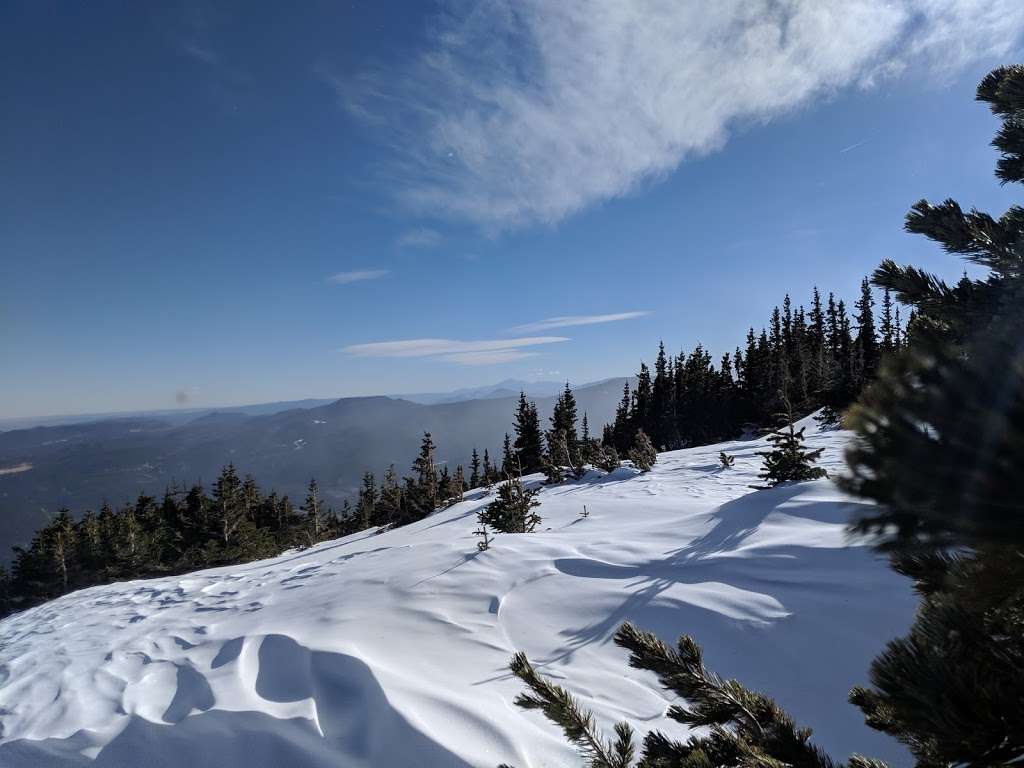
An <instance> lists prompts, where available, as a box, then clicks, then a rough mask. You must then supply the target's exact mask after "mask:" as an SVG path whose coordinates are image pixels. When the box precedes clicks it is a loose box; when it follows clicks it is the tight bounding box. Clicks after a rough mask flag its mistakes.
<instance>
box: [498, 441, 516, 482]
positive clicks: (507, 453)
mask: <svg viewBox="0 0 1024 768" xmlns="http://www.w3.org/2000/svg"><path fill="white" fill-rule="evenodd" d="M518 472H519V459H518V458H516V454H515V452H514V451H513V450H512V438H511V437H509V434H508V432H506V433H505V442H504V443H502V446H501V474H502V475H504V476H506V477H509V476H511V475H514V474H518Z"/></svg>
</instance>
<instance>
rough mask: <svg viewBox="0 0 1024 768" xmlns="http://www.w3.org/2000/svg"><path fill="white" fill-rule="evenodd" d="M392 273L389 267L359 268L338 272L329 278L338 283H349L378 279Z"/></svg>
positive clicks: (330, 280)
mask: <svg viewBox="0 0 1024 768" xmlns="http://www.w3.org/2000/svg"><path fill="white" fill-rule="evenodd" d="M390 274H391V270H388V269H357V270H354V271H352V272H338V273H337V274H336V275H331V276H330V277H328V278H327V280H328V281H329V282H331V283H337V284H338V285H348V284H349V283H358V282H361V281H363V280H377V279H379V278H382V277H386V276H387V275H390Z"/></svg>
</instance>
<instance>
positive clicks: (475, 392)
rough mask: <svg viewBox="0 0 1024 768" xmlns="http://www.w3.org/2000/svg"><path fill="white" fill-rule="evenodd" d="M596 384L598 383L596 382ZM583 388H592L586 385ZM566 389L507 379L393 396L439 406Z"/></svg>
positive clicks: (557, 384) (555, 383) (547, 394)
mask: <svg viewBox="0 0 1024 768" xmlns="http://www.w3.org/2000/svg"><path fill="white" fill-rule="evenodd" d="M595 383H596V382H595ZM583 386H585V387H586V386H590V385H589V384H584V385H583ZM563 387H565V382H564V381H524V380H523V379H505V380H504V381H499V382H498V383H497V384H490V385H487V386H483V387H468V388H466V389H456V390H454V391H452V392H421V393H415V394H404V395H391V397H398V398H401V399H402V400H410V401H411V402H414V403H420V404H421V405H438V404H440V403H458V402H462V401H463V400H493V399H495V398H501V397H519V393H520V392H525V393H526V394H527V395H529V396H530V397H550V396H552V395H557V394H558V393H559V392H561V391H562V388H563Z"/></svg>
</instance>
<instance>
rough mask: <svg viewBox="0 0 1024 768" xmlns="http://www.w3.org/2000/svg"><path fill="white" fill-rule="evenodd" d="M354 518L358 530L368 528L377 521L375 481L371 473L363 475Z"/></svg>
mask: <svg viewBox="0 0 1024 768" xmlns="http://www.w3.org/2000/svg"><path fill="white" fill-rule="evenodd" d="M356 517H357V519H358V521H359V530H364V529H366V528H370V527H372V526H373V525H374V520H376V519H377V481H376V478H374V476H373V473H372V472H365V473H363V482H362V485H361V486H360V488H359V500H358V502H357V503H356Z"/></svg>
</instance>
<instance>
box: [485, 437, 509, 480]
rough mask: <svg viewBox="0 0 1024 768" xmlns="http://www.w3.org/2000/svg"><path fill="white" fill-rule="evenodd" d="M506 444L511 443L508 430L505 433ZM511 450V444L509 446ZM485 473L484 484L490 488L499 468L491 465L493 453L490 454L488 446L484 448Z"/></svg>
mask: <svg viewBox="0 0 1024 768" xmlns="http://www.w3.org/2000/svg"><path fill="white" fill-rule="evenodd" d="M505 444H506V445H508V444H509V440H508V433H507V432H506V433H505ZM509 451H510V452H511V446H510V447H509ZM483 473H484V477H483V481H484V485H486V486H487V487H488V488H490V487H491V484H492V483H494V480H495V476H496V475H497V474H498V472H497V469H495V467H493V466H492V465H491V455H490V453H488V452H487V449H486V448H484V468H483Z"/></svg>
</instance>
